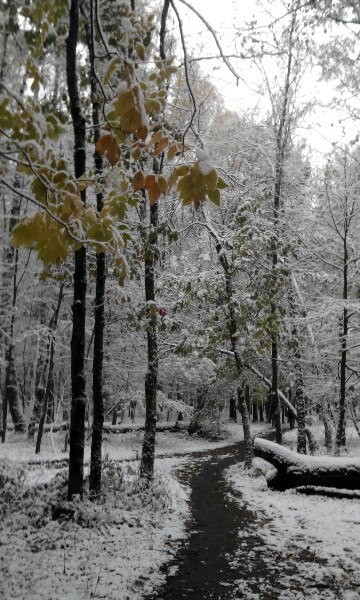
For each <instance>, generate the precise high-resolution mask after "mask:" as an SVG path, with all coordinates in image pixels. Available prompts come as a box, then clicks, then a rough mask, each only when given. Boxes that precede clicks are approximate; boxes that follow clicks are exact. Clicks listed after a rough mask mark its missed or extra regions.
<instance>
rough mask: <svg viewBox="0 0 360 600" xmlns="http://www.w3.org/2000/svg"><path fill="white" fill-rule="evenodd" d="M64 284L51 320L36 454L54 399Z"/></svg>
mask: <svg viewBox="0 0 360 600" xmlns="http://www.w3.org/2000/svg"><path fill="white" fill-rule="evenodd" d="M64 286H65V283H62V284H61V286H60V290H59V297H58V301H57V306H56V309H55V312H54V314H53V316H52V319H51V321H50V349H49V369H48V376H47V382H46V388H45V393H44V397H43V405H42V411H41V417H40V421H39V429H38V434H37V438H36V448H35V454H40V450H41V441H42V436H43V432H44V423H45V419H46V416H47V414H48V408H49V405H50V403H51V400H52V401H54V358H55V332H56V329H57V325H58V320H59V314H60V308H61V303H62V300H63V297H64Z"/></svg>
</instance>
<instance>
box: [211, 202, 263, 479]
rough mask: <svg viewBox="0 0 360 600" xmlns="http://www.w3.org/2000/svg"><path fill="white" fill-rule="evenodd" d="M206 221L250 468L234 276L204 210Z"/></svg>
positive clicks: (246, 457) (247, 461)
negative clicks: (221, 282) (219, 271)
mask: <svg viewBox="0 0 360 600" xmlns="http://www.w3.org/2000/svg"><path fill="white" fill-rule="evenodd" d="M203 215H204V218H205V222H206V224H207V226H208V230H209V233H210V235H211V236H212V237H213V238H214V240H215V248H216V252H217V255H218V258H219V261H220V264H221V266H222V268H223V271H224V276H225V292H226V300H227V311H228V314H227V327H228V330H229V336H230V347H231V351H232V353H233V356H234V359H235V365H236V371H237V374H238V380H239V384H238V386H237V396H238V409H239V412H240V414H241V418H242V426H243V432H244V446H245V468H247V469H250V468H251V465H252V457H253V447H252V440H251V430H250V419H249V412H248V408H247V405H246V399H245V395H244V392H243V387H244V364H243V361H242V358H241V354H240V351H239V348H238V326H237V320H236V312H235V304H234V297H235V294H234V287H233V276H232V271H231V268H230V265H229V262H228V259H227V255H226V253H225V252H224V248H223V245H222V243H221V241H220V239H219V236H218V235H217V233H216V232H215V230H214V229H213V228H212V226H211V224H210V223H209V221H207V218H206V215H205V213H204V212H203Z"/></svg>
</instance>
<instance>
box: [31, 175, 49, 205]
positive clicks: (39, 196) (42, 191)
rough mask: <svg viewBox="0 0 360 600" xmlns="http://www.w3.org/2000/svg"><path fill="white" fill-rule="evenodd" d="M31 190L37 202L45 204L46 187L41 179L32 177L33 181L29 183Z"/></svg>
mask: <svg viewBox="0 0 360 600" xmlns="http://www.w3.org/2000/svg"><path fill="white" fill-rule="evenodd" d="M31 191H32V193H33V194H34V196H35V198H36V200H38V202H41V203H42V204H45V202H46V200H47V191H48V189H47V187H46V185H45V184H44V183H43V182H42V181H41V179H38V178H36V179H34V181H33V182H32V184H31Z"/></svg>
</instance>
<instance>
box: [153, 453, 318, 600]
mask: <svg viewBox="0 0 360 600" xmlns="http://www.w3.org/2000/svg"><path fill="white" fill-rule="evenodd" d="M243 460H244V444H243V442H240V443H237V444H235V445H233V446H227V447H225V448H218V449H215V450H210V451H208V452H207V453H202V455H201V457H199V455H194V462H193V463H192V464H191V465H189V464H188V465H187V466H186V467H185V468H182V469H181V470H180V471H179V472H178V476H179V479H180V481H182V482H183V483H186V484H187V485H190V487H191V498H190V508H191V522H190V523H189V525H188V529H189V531H190V535H189V538H188V539H187V540H185V542H184V543H183V544H182V546H181V547H180V548H179V550H178V552H177V554H176V556H175V557H174V559H173V560H172V561H171V563H170V565H167V566H166V572H167V579H166V583H165V584H164V586H163V587H162V588H161V589H160V590H159V591H158V593H157V594H155V595H154V594H153V595H152V596H151V597H149V598H148V600H183V599H184V598H186V599H187V600H231V599H233V600H237V599H240V598H246V599H249V600H250V599H253V600H255V599H256V600H265V599H266V600H277V599H279V598H284V599H285V598H289V599H290V598H291V599H292V598H294V599H295V598H296V599H297V598H305V596H303V595H302V592H303V591H304V590H303V588H302V585H303V582H301V578H300V577H299V576H297V574H298V571H297V568H296V564H295V562H293V561H291V560H290V561H288V559H287V557H285V556H282V557H281V560H280V561H279V558H280V557H279V556H275V555H274V556H271V555H269V551H268V549H267V548H266V547H265V546H264V542H263V540H262V539H261V537H260V536H259V535H257V533H256V531H257V530H258V529H259V528H260V527H261V523H262V522H264V521H263V518H262V517H261V516H259V515H256V514H255V513H254V512H252V511H251V510H249V508H248V507H247V506H246V504H244V503H241V495H240V494H239V493H237V492H235V491H234V489H233V488H232V486H231V484H230V483H228V482H227V481H226V480H225V477H224V470H225V469H227V468H228V467H230V466H231V465H234V464H236V463H239V462H240V461H243ZM239 500H240V501H239ZM310 554H311V553H310V552H309V556H306V557H300V556H299V557H296V558H297V559H299V560H301V559H305V561H306V560H310V561H311V560H314V559H315V557H314V556H312V555H311V556H310ZM280 563H281V564H280ZM289 593H290V595H288V594H289ZM306 593H309V594H311V593H314V587H313V584H312V583H310V585H309V587H307V588H306ZM297 594H299V595H297ZM320 597H321V598H322V597H323V596H319V598H320Z"/></svg>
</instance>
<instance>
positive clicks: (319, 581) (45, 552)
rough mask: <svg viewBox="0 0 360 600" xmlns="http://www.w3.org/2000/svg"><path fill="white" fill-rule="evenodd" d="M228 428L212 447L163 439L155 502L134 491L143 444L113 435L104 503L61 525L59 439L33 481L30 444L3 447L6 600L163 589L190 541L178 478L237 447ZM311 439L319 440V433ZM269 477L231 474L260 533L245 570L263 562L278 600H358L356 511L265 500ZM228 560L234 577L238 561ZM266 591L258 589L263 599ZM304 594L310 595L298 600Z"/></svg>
mask: <svg viewBox="0 0 360 600" xmlns="http://www.w3.org/2000/svg"><path fill="white" fill-rule="evenodd" d="M228 427H229V436H228V437H227V438H226V439H224V440H222V441H220V442H216V443H215V442H208V441H205V440H203V439H201V438H198V437H196V436H195V437H189V436H188V435H187V434H186V433H185V432H179V433H176V434H174V433H159V434H158V435H157V450H156V453H157V455H158V460H157V461H156V465H157V466H156V478H155V494H146V493H144V492H143V491H139V483H138V478H137V476H136V472H137V467H138V464H139V463H138V457H139V455H140V452H141V443H142V433H141V432H139V431H138V432H133V433H126V434H109V435H107V436H106V438H107V439H106V440H105V444H104V454H105V455H106V457H107V460H108V469H107V471H106V489H107V490H108V497H107V498H105V500H104V503H103V504H102V505H101V506H94V505H93V504H91V503H90V502H85V503H84V504H79V506H78V507H77V512H76V517H75V519H68V520H67V519H65V520H64V519H60V520H59V519H55V520H54V519H53V518H52V514H51V511H52V494H53V495H54V494H55V492H56V490H58V487H57V486H59V485H61V482H63V480H64V477H65V476H66V468H65V470H64V469H63V470H61V469H59V468H54V466H49V464H48V463H47V461H49V460H54V459H64V458H66V454H64V452H62V447H63V443H64V433H56V434H53V435H52V436H50V435H49V434H46V435H45V437H44V444H43V449H42V453H41V455H40V457H39V464H37V465H32V467H31V469H30V470H29V468H28V466H27V465H28V462H29V461H32V460H33V459H34V458H35V455H34V443H33V442H29V441H28V440H26V439H25V438H23V437H19V436H16V435H15V434H11V433H9V437H8V442H7V443H6V444H4V445H1V446H0V478H1V477H2V476H3V477H4V476H6V475H10V476H11V477H12V480H11V482H12V483H9V482H8V483H5V486H3V487H2V493H1V496H0V518H1V520H2V527H1V531H0V598H1V600H2V599H4V600H25V599H26V600H85V599H86V600H87V599H90V598H94V599H96V598H98V599H100V598H104V599H106V600H140V599H141V598H143V597H144V596H145V595H146V594H151V592H152V591H153V590H154V589H159V587H160V585H161V582H162V581H163V580H164V579H165V574H164V573H165V569H164V568H163V567H164V566H165V565H166V564H167V563H168V562H169V561H170V560H171V558H172V557H173V556H174V554H175V552H176V549H177V547H178V545H179V542H180V540H182V539H183V538H184V537H186V535H187V534H186V530H185V527H186V520H187V518H188V517H189V512H188V504H187V501H188V496H189V490H188V489H186V488H185V487H184V486H183V485H181V484H180V483H179V482H178V480H177V478H176V476H175V471H176V469H178V468H180V467H182V466H184V465H186V463H187V461H190V460H193V458H192V457H191V455H189V454H188V453H192V452H201V451H205V450H207V449H209V448H215V447H219V446H225V445H228V444H231V443H233V442H236V441H238V440H240V439H242V431H241V425H240V424H237V425H230V426H228ZM265 428H267V426H265ZM261 429H264V426H258V427H256V428H254V429H253V434H254V435H257V434H258V433H259V432H260V431H261ZM312 430H313V432H314V431H315V433H316V427H313V428H312ZM320 433H321V429H320V428H319V434H320ZM295 436H296V431H294V432H291V433H290V434H288V435H287V445H288V446H289V447H290V448H294V446H295ZM348 443H349V447H350V450H351V451H350V453H349V455H360V451H359V450H360V449H359V438H358V436H357V435H356V434H354V433H351V434H350V436H349V437H348ZM86 456H88V449H87V450H86ZM160 457H161V458H160ZM113 461H116V462H113ZM271 468H272V467H271V466H270V465H269V464H268V463H266V462H265V461H261V460H260V459H256V460H255V467H254V469H253V470H252V475H253V476H251V475H249V474H248V473H247V474H246V473H244V471H243V469H242V467H241V465H239V466H236V467H233V468H231V469H230V470H229V473H228V477H229V478H230V480H231V482H232V484H233V487H234V488H236V489H237V490H240V492H241V494H242V495H243V498H244V499H245V502H246V503H247V504H248V506H249V508H251V510H253V511H254V512H255V513H256V514H257V522H258V524H257V528H256V532H255V531H254V530H253V531H249V532H247V533H246V532H245V533H244V532H242V533H241V532H240V533H239V560H240V554H241V553H240V550H241V545H242V543H243V541H242V537H243V538H244V535H245V536H246V535H249V536H251V535H252V534H254V533H256V535H257V536H259V540H260V541H259V543H258V545H257V546H256V547H254V548H252V549H251V550H250V553H249V554H248V557H247V560H248V561H249V565H250V569H251V561H252V558H253V557H254V560H255V557H256V555H259V553H260V555H261V558H262V559H263V560H265V561H268V563H269V566H270V567H272V568H274V569H276V572H277V573H278V578H279V590H278V596H277V597H278V598H279V600H304V599H305V598H307V597H308V596H309V597H310V596H311V597H312V598H313V599H314V600H326V599H329V600H335V599H336V600H337V599H339V600H355V599H359V598H360V592H359V591H358V590H360V517H359V500H348V499H345V500H339V499H329V498H324V497H321V496H304V495H301V494H298V493H296V492H295V491H287V492H274V491H269V490H268V489H267V485H266V480H265V477H264V474H265V473H266V472H267V471H268V470H269V469H271ZM56 474H58V475H57V477H55V479H54V476H55V475H56ZM254 475H256V476H254ZM57 481H58V482H59V483H58V484H56V483H54V482H57ZM14 482H15V483H14ZM43 482H49V483H48V487H47V489H46V490H45V489H43V488H41V487H36V486H39V484H41V483H43ZM26 490H28V492H26ZM24 491H25V492H26V493H24ZM114 491H115V493H112V492H114ZM240 501H241V500H240ZM241 536H242V537H241ZM274 557H276V559H275V565H274ZM232 560H234V566H236V560H237V558H236V557H235V558H234V557H232ZM242 560H243V558H242ZM270 563H271V564H270ZM287 567H289V568H290V569H291V568H292V567H295V571H296V572H297V574H296V575H295V576H294V574H292V575H290V574H288V573H287V572H286V570H287ZM250 576H251V572H250ZM268 585H269V584H268V583H267V582H266V581H264V582H263V589H264V598H266V597H267V596H266V593H267V589H268V587H267V586H268ZM303 586H305V588H304V589H305V591H300V589H301V588H302V587H303ZM239 590H241V594H240V596H239V597H241V598H243V597H246V598H247V599H248V600H250V599H251V600H253V598H254V596H253V595H251V592H250V591H249V594H247V590H246V583H245V582H243V581H239ZM244 593H245V596H244ZM272 593H274V589H273V588H272ZM269 597H273V596H269ZM254 600H255V598H254ZM256 600H258V596H257V598H256Z"/></svg>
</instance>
